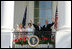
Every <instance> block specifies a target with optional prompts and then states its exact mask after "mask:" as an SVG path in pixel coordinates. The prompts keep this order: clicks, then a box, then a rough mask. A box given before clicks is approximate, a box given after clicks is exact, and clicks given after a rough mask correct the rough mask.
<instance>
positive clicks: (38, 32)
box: [30, 20, 42, 37]
mask: <svg viewBox="0 0 72 49" xmlns="http://www.w3.org/2000/svg"><path fill="white" fill-rule="evenodd" d="M30 22H31V24H32V25H33V26H34V28H35V31H34V35H37V36H38V37H41V34H42V33H41V32H40V31H41V30H42V27H41V26H40V22H37V24H34V23H32V20H30Z"/></svg>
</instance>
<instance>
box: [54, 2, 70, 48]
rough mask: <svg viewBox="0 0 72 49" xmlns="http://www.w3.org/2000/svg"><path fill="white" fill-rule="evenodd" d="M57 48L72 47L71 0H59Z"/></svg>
mask: <svg viewBox="0 0 72 49" xmlns="http://www.w3.org/2000/svg"><path fill="white" fill-rule="evenodd" d="M55 44H56V45H55V46H56V48H70V47H71V1H58V31H57V32H56V42H55Z"/></svg>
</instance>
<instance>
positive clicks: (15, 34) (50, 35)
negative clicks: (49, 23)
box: [13, 31, 56, 46]
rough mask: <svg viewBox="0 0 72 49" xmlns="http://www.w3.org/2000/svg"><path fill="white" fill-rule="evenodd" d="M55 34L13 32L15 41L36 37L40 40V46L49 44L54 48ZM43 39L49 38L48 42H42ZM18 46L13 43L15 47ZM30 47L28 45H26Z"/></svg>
mask: <svg viewBox="0 0 72 49" xmlns="http://www.w3.org/2000/svg"><path fill="white" fill-rule="evenodd" d="M55 34H56V33H55V32H51V31H34V32H13V40H14V39H18V38H19V36H20V37H26V36H28V37H30V36H31V35H36V36H37V37H38V38H39V40H41V41H40V42H39V44H48V43H51V44H53V46H55ZM43 38H48V40H42V39H43ZM14 44H16V43H15V42H13V45H14ZM26 45H28V43H27V44H26Z"/></svg>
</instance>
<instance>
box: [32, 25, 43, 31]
mask: <svg viewBox="0 0 72 49" xmlns="http://www.w3.org/2000/svg"><path fill="white" fill-rule="evenodd" d="M33 26H34V28H35V30H37V31H41V29H40V30H39V26H38V25H35V24H33ZM41 28H42V27H41Z"/></svg>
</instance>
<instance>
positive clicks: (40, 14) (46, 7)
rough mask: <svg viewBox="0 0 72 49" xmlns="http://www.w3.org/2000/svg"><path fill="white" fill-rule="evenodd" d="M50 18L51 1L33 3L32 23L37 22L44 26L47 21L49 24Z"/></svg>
mask: <svg viewBox="0 0 72 49" xmlns="http://www.w3.org/2000/svg"><path fill="white" fill-rule="evenodd" d="M51 18H52V2H51V1H35V3H34V23H35V24H36V23H37V22H38V21H39V22H40V23H41V26H43V25H45V20H46V19H47V20H48V21H49V23H51Z"/></svg>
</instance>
